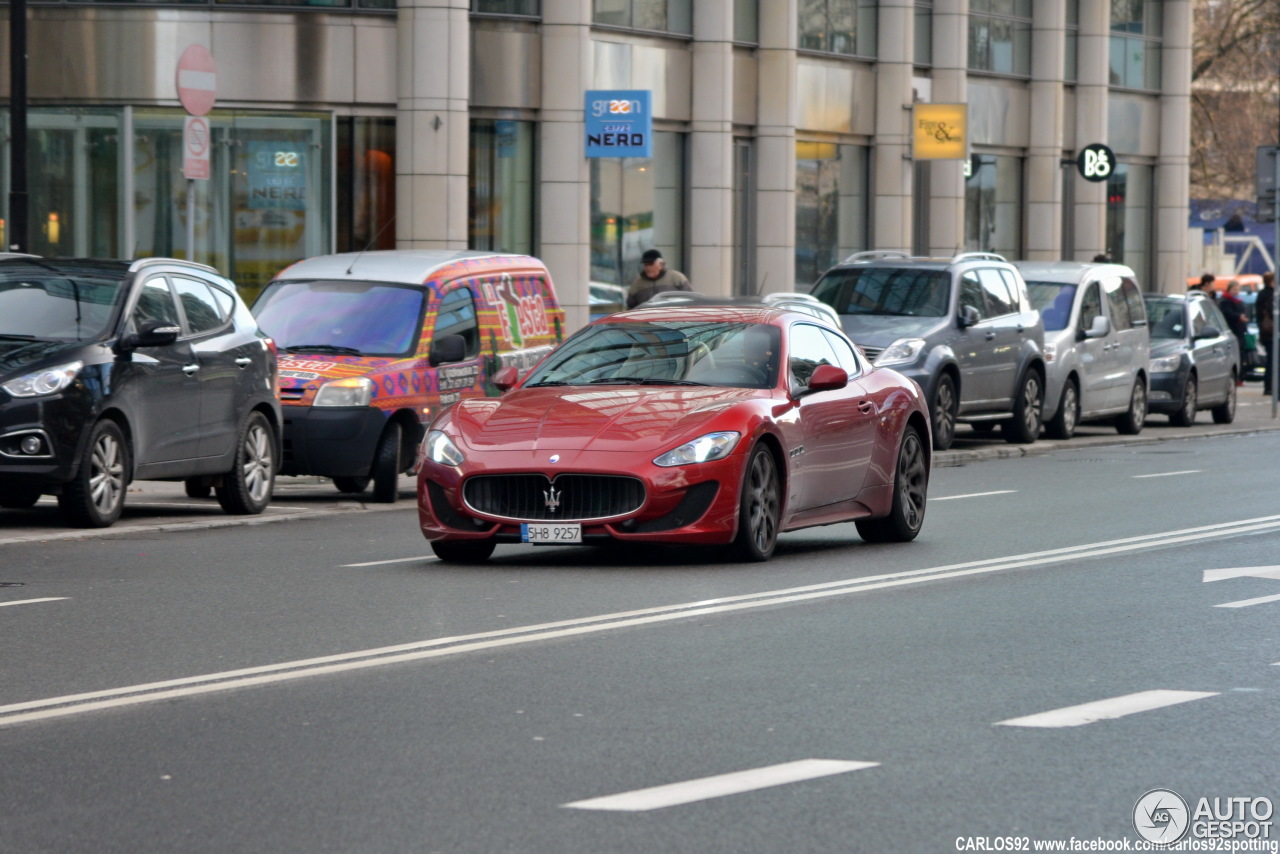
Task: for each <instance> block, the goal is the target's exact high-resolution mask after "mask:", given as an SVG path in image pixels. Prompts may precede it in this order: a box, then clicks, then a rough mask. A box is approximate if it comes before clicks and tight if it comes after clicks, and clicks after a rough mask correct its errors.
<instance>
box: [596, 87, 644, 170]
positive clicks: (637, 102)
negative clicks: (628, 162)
mask: <svg viewBox="0 0 1280 854" xmlns="http://www.w3.org/2000/svg"><path fill="white" fill-rule="evenodd" d="M651 95H652V93H651V92H650V91H649V90H648V89H591V90H588V91H587V94H586V120H587V121H586V130H587V140H586V143H587V149H586V153H587V156H588V157H652V156H653V110H652V108H651V101H652V98H651Z"/></svg>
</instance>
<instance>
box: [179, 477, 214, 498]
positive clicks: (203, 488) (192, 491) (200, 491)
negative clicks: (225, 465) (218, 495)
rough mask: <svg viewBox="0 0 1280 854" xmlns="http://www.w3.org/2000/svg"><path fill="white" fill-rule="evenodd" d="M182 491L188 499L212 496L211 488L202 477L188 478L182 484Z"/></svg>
mask: <svg viewBox="0 0 1280 854" xmlns="http://www.w3.org/2000/svg"><path fill="white" fill-rule="evenodd" d="M182 490H183V491H184V492H185V493H186V494H187V497H188V498H208V497H209V496H210V495H212V494H213V487H212V486H210V485H209V481H208V480H206V479H205V478H203V477H189V478H187V479H186V480H184V481H183V482H182Z"/></svg>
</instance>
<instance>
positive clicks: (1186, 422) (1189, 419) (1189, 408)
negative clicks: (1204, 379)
mask: <svg viewBox="0 0 1280 854" xmlns="http://www.w3.org/2000/svg"><path fill="white" fill-rule="evenodd" d="M1199 405H1200V388H1199V385H1198V384H1197V383H1196V375H1195V374H1188V375H1187V383H1186V385H1184V386H1183V387H1182V403H1181V405H1179V406H1178V411H1177V412H1171V413H1169V423H1170V424H1172V425H1173V426H1175V427H1190V426H1191V425H1192V424H1194V423H1196V408H1197V407H1198V406H1199Z"/></svg>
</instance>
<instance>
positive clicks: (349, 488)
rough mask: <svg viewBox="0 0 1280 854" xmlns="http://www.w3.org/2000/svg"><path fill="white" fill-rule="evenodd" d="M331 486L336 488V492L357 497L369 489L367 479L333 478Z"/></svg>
mask: <svg viewBox="0 0 1280 854" xmlns="http://www.w3.org/2000/svg"><path fill="white" fill-rule="evenodd" d="M333 485H334V486H336V487H338V491H339V492H342V493H346V494H347V495H359V494H360V493H361V492H364V491H365V490H366V489H367V488H368V487H369V478H367V477H335V478H334V479H333Z"/></svg>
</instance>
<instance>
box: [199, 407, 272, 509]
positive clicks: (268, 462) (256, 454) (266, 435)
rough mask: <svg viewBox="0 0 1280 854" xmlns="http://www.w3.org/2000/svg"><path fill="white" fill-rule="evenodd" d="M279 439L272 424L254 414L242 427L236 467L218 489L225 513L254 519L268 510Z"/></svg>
mask: <svg viewBox="0 0 1280 854" xmlns="http://www.w3.org/2000/svg"><path fill="white" fill-rule="evenodd" d="M275 447H276V439H275V433H274V432H273V431H272V430H271V424H270V422H268V421H267V417H266V416H265V415H263V414H262V413H261V412H258V411H256V410H255V411H253V412H250V413H249V417H248V418H246V419H245V420H244V424H243V425H242V426H241V427H240V439H239V441H238V442H237V443H236V458H235V465H233V466H232V467H231V471H229V472H227V473H226V474H225V475H223V476H222V485H221V486H219V487H217V488H216V489H215V490H214V492H216V493H217V496H218V503H219V504H221V505H222V509H223V510H225V511H227V512H228V513H233V514H235V515H237V516H253V515H256V514H258V513H261V512H262V511H263V510H265V509H267V505H268V504H270V503H271V492H272V490H273V489H274V487H275V480H276V455H275Z"/></svg>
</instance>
